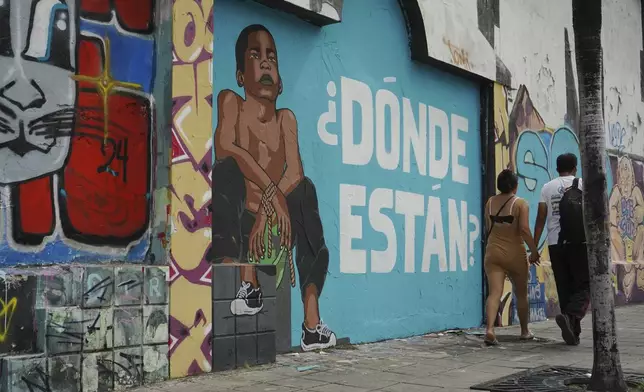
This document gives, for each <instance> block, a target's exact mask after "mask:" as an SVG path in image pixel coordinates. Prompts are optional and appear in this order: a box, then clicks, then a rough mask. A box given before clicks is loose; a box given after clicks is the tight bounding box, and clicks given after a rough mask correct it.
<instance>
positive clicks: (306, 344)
mask: <svg viewBox="0 0 644 392" xmlns="http://www.w3.org/2000/svg"><path fill="white" fill-rule="evenodd" d="M336 344H337V339H336V337H335V333H333V331H331V330H330V329H329V327H328V326H327V325H326V324H324V322H323V321H321V320H320V324H318V325H316V326H315V329H313V330H310V329H308V328H306V326H305V325H304V324H302V340H301V342H300V346H301V347H302V351H313V350H322V349H325V348H329V347H335V345H336Z"/></svg>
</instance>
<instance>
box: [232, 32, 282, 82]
mask: <svg viewBox="0 0 644 392" xmlns="http://www.w3.org/2000/svg"><path fill="white" fill-rule="evenodd" d="M260 31H264V32H266V34H268V35H270V36H271V39H272V40H273V42H275V39H274V38H273V34H271V32H270V31H268V29H267V28H266V27H264V26H263V25H261V24H254V25H250V26H246V27H245V28H244V29H243V30H242V31H241V32H240V33H239V36H238V37H237V43H235V60H236V61H237V71H239V72H244V70H245V69H246V50H247V49H248V38H249V37H250V35H251V34H253V33H258V32H260Z"/></svg>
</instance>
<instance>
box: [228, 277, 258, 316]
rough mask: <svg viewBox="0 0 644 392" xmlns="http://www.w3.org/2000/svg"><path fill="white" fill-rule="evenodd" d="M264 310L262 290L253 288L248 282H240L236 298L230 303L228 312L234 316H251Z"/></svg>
mask: <svg viewBox="0 0 644 392" xmlns="http://www.w3.org/2000/svg"><path fill="white" fill-rule="evenodd" d="M263 308H264V301H263V300H262V289H261V288H260V287H257V288H254V287H253V286H252V285H251V284H250V283H248V282H242V285H241V287H240V288H239V291H238V292H237V298H235V299H234V300H233V301H232V302H231V303H230V312H231V313H232V314H234V315H235V316H252V315H255V314H257V313H259V312H260V311H261V310H262V309H263Z"/></svg>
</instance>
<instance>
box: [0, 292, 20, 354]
mask: <svg viewBox="0 0 644 392" xmlns="http://www.w3.org/2000/svg"><path fill="white" fill-rule="evenodd" d="M17 307H18V299H17V298H15V297H14V298H11V299H10V300H9V301H8V302H4V301H3V300H1V299H0V319H4V323H3V325H2V328H0V343H4V341H5V340H6V339H7V336H8V335H9V327H10V326H11V319H12V318H13V314H14V312H15V311H16V308H17Z"/></svg>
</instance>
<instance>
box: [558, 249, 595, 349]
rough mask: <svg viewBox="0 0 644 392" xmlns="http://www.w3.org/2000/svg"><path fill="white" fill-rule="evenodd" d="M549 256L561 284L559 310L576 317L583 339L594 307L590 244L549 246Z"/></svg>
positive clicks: (576, 325)
mask: <svg viewBox="0 0 644 392" xmlns="http://www.w3.org/2000/svg"><path fill="white" fill-rule="evenodd" d="M548 252H549V253H550V261H551V263H552V272H553V273H554V275H555V282H556V283H557V294H558V296H559V308H560V309H561V313H562V314H566V315H569V316H573V317H574V320H575V324H574V332H575V335H577V336H579V334H580V333H581V319H583V318H584V316H585V315H586V311H587V310H588V305H589V304H590V282H589V274H588V252H587V250H586V244H562V245H549V246H548Z"/></svg>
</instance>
